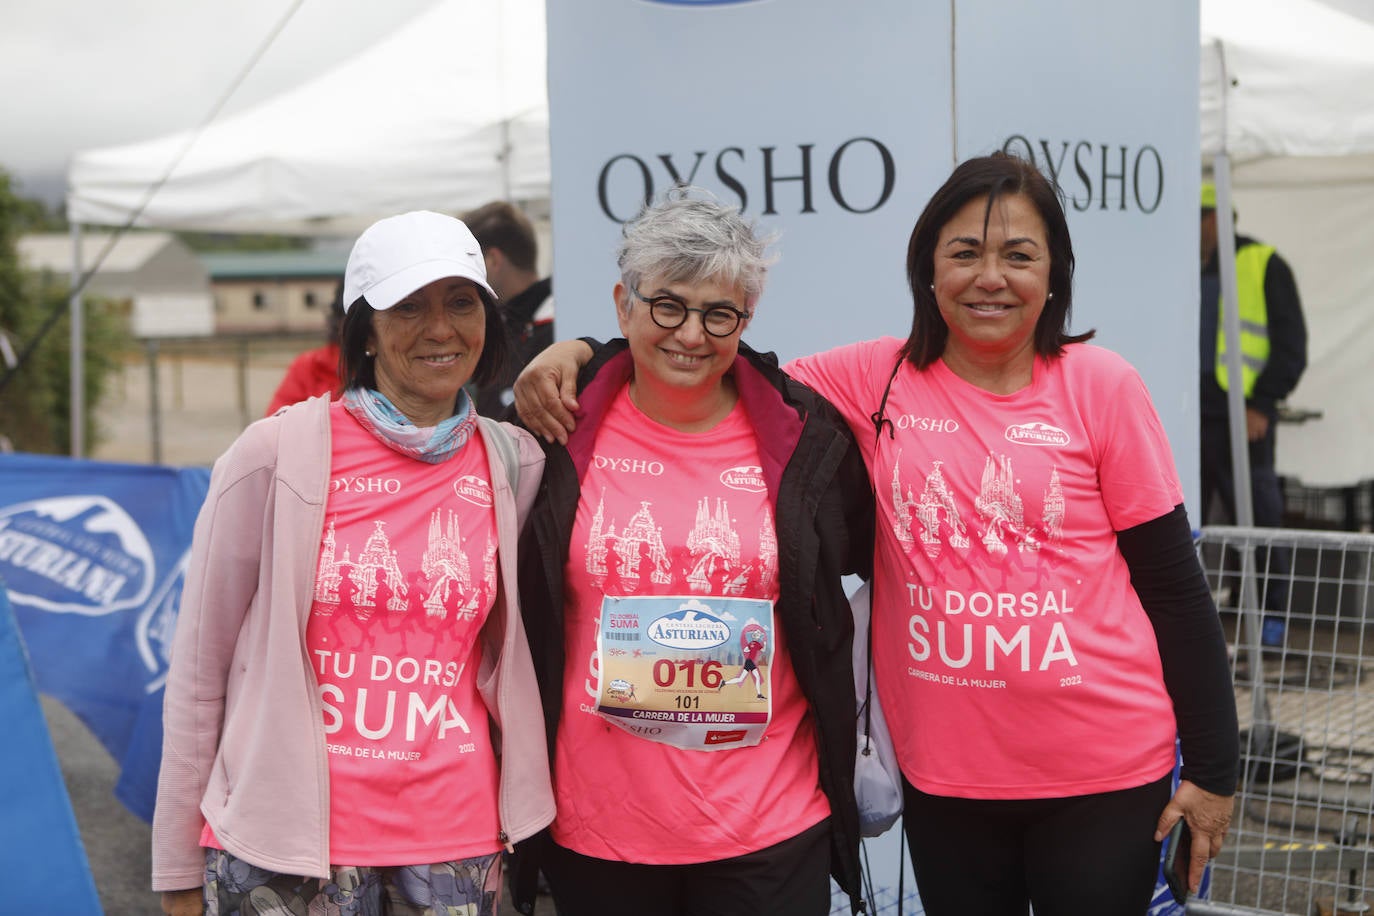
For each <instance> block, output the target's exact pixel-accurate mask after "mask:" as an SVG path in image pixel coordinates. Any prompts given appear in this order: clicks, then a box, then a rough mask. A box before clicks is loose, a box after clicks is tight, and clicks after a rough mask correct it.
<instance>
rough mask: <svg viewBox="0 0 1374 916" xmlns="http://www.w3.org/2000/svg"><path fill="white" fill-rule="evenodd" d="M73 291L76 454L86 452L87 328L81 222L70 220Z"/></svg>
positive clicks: (73, 434)
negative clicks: (82, 269)
mask: <svg viewBox="0 0 1374 916" xmlns="http://www.w3.org/2000/svg"><path fill="white" fill-rule="evenodd" d="M71 234H72V291H71V298H70V300H69V302H68V308H69V310H70V314H71V348H70V351H71V424H72V428H71V447H72V457H73V458H84V457H85V454H86V430H85V422H84V421H85V417H86V409H85V408H86V332H85V321H84V320H83V319H84V315H83V313H82V309H81V224H80V223H77V222H75V221H73V222H72V224H71Z"/></svg>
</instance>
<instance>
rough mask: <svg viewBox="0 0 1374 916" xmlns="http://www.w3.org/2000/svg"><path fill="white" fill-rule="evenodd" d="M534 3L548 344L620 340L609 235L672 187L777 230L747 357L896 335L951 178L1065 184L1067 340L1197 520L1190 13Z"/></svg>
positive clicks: (701, 2)
mask: <svg viewBox="0 0 1374 916" xmlns="http://www.w3.org/2000/svg"><path fill="white" fill-rule="evenodd" d="M1008 9H1009V8H1008V7H1006V6H1005V4H1001V3H999V2H997V0H952V2H949V3H942V4H915V3H911V2H909V0H867V2H865V3H863V4H862V5H858V4H847V3H837V2H835V0H724V2H722V0H716V2H707V0H698V2H689V0H671V2H670V0H579V2H577V3H550V4H548V49H549V99H550V141H551V146H552V177H553V182H552V188H553V193H552V214H553V226H554V236H553V243H554V244H553V248H554V260H553V266H554V274H555V275H556V279H557V286H558V334H559V336H560V337H571V336H579V335H584V334H590V335H594V336H598V337H607V336H611V335H614V334H615V333H616V324H615V319H614V313H613V304H612V301H611V288H612V286H613V285H614V283H615V281H616V279H617V274H616V269H615V246H616V243H617V242H618V240H619V232H620V225H621V223H623V222H624V221H625V220H626V219H629V218H630V217H632V216H633V215H634V214H635V212H636V211H637V210H638V209H639V207H640V205H641V204H642V203H643V201H644V200H645V199H646V198H652V197H656V196H657V195H659V194H662V193H663V191H665V190H666V189H667V188H669V187H671V186H672V184H673V183H674V182H675V181H676V180H678V179H683V180H688V181H690V182H692V183H694V184H697V185H700V186H703V187H705V188H708V189H709V190H711V191H713V192H714V193H715V194H716V195H717V196H718V197H719V198H720V199H721V200H722V201H724V202H726V203H732V204H738V205H739V206H740V207H741V208H742V210H743V211H744V212H745V213H746V214H747V215H749V216H752V217H755V218H757V219H758V220H759V221H760V223H761V225H762V226H763V227H764V228H766V229H768V230H773V231H777V232H779V233H780V235H779V241H778V242H777V244H776V246H775V249H774V250H775V252H776V253H777V254H778V255H779V258H780V259H779V261H778V263H777V265H776V267H775V268H774V269H773V272H772V274H771V277H770V280H769V284H768V288H767V290H766V291H765V293H764V295H763V297H762V299H761V300H760V305H759V309H758V317H757V318H756V319H755V321H754V323H753V324H752V326H751V327H750V329H749V331H748V333H747V335H746V339H747V340H748V342H749V343H750V344H751V345H752V346H754V347H756V348H758V349H761V350H773V351H775V352H777V353H778V355H779V356H780V357H781V358H782V359H784V360H785V359H788V358H790V357H793V356H797V355H800V354H803V353H808V352H814V351H816V350H819V349H822V348H825V347H830V346H834V345H836V344H842V343H848V342H851V341H855V340H860V339H864V338H869V337H876V336H880V335H884V334H891V335H897V336H905V335H906V333H907V332H908V330H909V327H910V315H911V304H910V298H909V293H908V291H907V288H906V279H905V257H906V243H907V239H908V237H909V235H910V232H911V228H912V226H913V225H914V223H915V220H916V216H917V215H918V214H919V212H920V209H921V207H922V206H923V205H924V204H925V202H926V200H927V199H928V198H929V196H930V194H931V193H932V192H933V191H934V190H935V188H936V187H938V186H939V184H940V183H941V182H942V181H943V180H944V178H945V177H946V176H947V175H948V174H949V172H950V170H951V168H952V167H953V165H954V164H955V163H956V161H958V160H960V159H963V158H966V157H968V156H971V155H977V154H982V153H988V152H991V151H993V150H996V149H1007V150H1009V151H1014V152H1017V153H1020V154H1021V155H1024V156H1032V157H1034V159H1035V161H1036V163H1037V164H1038V165H1040V167H1041V168H1042V169H1043V170H1045V171H1047V172H1049V173H1050V174H1052V175H1054V176H1055V177H1056V178H1057V179H1058V180H1059V182H1060V183H1061V185H1062V186H1063V189H1064V192H1065V194H1066V204H1067V209H1068V212H1069V217H1070V224H1071V229H1072V231H1073V238H1074V241H1075V245H1076V254H1077V260H1078V274H1077V276H1078V281H1077V284H1076V288H1075V294H1074V301H1075V313H1074V327H1075V329H1076V330H1082V329H1085V328H1088V327H1095V328H1097V330H1098V342H1099V343H1101V344H1102V345H1104V346H1106V347H1108V348H1111V349H1114V350H1117V351H1118V352H1120V353H1122V354H1123V355H1124V356H1126V357H1127V358H1128V359H1129V360H1131V362H1133V363H1134V364H1135V365H1136V366H1137V367H1138V368H1139V369H1140V370H1141V372H1142V374H1143V375H1144V377H1145V380H1146V382H1147V384H1148V385H1149V386H1150V389H1151V392H1152V393H1153V395H1154V398H1155V401H1156V405H1157V406H1158V408H1159V410H1160V413H1161V414H1162V415H1163V418H1164V423H1165V427H1166V429H1167V430H1168V432H1169V435H1170V438H1171V441H1172V443H1173V446H1174V454H1175V459H1176V460H1177V462H1178V465H1179V469H1180V472H1181V474H1182V475H1183V479H1184V486H1185V490H1186V492H1187V493H1188V497H1189V509H1190V515H1191V516H1192V518H1193V519H1194V520H1195V521H1196V520H1197V519H1198V517H1199V514H1198V511H1197V507H1196V494H1197V492H1198V475H1197V428H1196V427H1197V398H1198V395H1197V389H1198V374H1197V349H1198V348H1197V342H1196V336H1197V330H1196V327H1197V310H1198V303H1197V297H1198V280H1197V273H1198V263H1197V233H1198V217H1197V209H1198V205H1197V192H1198V183H1199V175H1198V154H1197V150H1198V102H1197V92H1198V41H1197V34H1198V8H1197V4H1196V2H1191V3H1182V4H1172V5H1169V6H1168V8H1159V7H1158V6H1151V5H1148V4H1147V5H1143V6H1141V5H1137V6H1131V5H1124V6H1123V5H1121V4H1101V3H1097V2H1095V0H1050V2H1048V3H1044V4H1038V5H1037V6H1036V7H1035V8H1034V11H1033V12H1029V13H1027V12H1025V11H1022V12H1021V13H1018V14H1016V15H1010V14H1009V13H1008Z"/></svg>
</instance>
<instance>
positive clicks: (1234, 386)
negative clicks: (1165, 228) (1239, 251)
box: [1212, 152, 1255, 528]
mask: <svg viewBox="0 0 1374 916" xmlns="http://www.w3.org/2000/svg"><path fill="white" fill-rule="evenodd" d="M1212 179H1213V183H1214V184H1216V187H1217V267H1218V268H1219V270H1220V272H1221V302H1222V314H1221V317H1222V328H1223V330H1224V332H1225V334H1226V373H1227V377H1228V378H1229V379H1230V380H1231V381H1230V384H1229V385H1227V386H1226V409H1227V416H1228V418H1229V420H1230V429H1231V477H1232V482H1233V483H1234V485H1235V498H1236V524H1237V525H1239V526H1241V527H1242V528H1251V527H1253V526H1254V524H1255V510H1254V506H1253V504H1252V502H1251V499H1250V439H1249V436H1248V435H1247V434H1246V430H1245V386H1244V384H1243V383H1242V382H1241V379H1242V376H1241V352H1240V300H1239V298H1238V297H1237V295H1236V225H1235V222H1234V220H1232V219H1231V214H1232V212H1234V209H1233V207H1232V206H1231V160H1230V157H1229V156H1228V155H1227V154H1226V153H1225V152H1222V153H1219V154H1217V157H1216V159H1215V161H1214V164H1213V166H1212Z"/></svg>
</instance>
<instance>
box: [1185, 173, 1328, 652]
mask: <svg viewBox="0 0 1374 916" xmlns="http://www.w3.org/2000/svg"><path fill="white" fill-rule="evenodd" d="M1201 203H1202V233H1201V236H1202V249H1201V255H1202V278H1201V290H1202V314H1201V319H1202V320H1201V321H1200V322H1199V327H1200V329H1201V335H1200V339H1199V343H1200V346H1201V362H1200V367H1201V370H1202V392H1201V414H1202V437H1201V440H1202V511H1203V519H1204V521H1206V520H1207V511H1208V509H1209V507H1210V506H1211V505H1212V498H1213V495H1214V494H1215V496H1216V497H1217V498H1218V499H1220V501H1221V506H1222V509H1223V510H1224V513H1225V518H1223V519H1220V521H1222V522H1223V523H1226V522H1229V523H1231V524H1235V523H1236V500H1235V485H1234V483H1233V480H1234V477H1233V475H1232V472H1231V438H1230V426H1229V423H1228V419H1227V418H1228V415H1229V413H1228V404H1227V394H1226V392H1227V390H1228V389H1229V388H1230V386H1231V384H1233V383H1234V384H1239V385H1241V388H1242V391H1243V393H1244V395H1245V432H1246V438H1247V439H1248V440H1249V452H1250V492H1251V503H1252V505H1253V506H1254V523H1255V525H1256V526H1257V527H1260V528H1278V527H1281V526H1282V525H1283V492H1282V489H1281V487H1280V484H1279V477H1278V472H1277V471H1276V470H1275V466H1274V451H1275V432H1276V428H1277V425H1278V408H1279V402H1280V401H1282V400H1283V399H1284V398H1286V397H1288V395H1289V394H1290V393H1291V392H1292V391H1293V389H1294V388H1295V387H1296V386H1297V384H1298V379H1300V378H1301V377H1302V373H1303V370H1304V369H1305V368H1307V326H1306V324H1305V323H1304V321H1303V315H1302V304H1301V302H1300V301H1299V299H1298V287H1297V284H1296V283H1295V282H1294V280H1293V271H1292V270H1291V269H1290V268H1289V266H1288V263H1287V262H1286V261H1284V259H1283V258H1282V257H1280V256H1279V254H1278V253H1277V252H1276V251H1275V250H1274V248H1273V246H1272V245H1265V244H1263V243H1262V242H1259V241H1256V240H1255V239H1252V238H1249V237H1247V236H1243V235H1237V236H1236V293H1237V301H1238V305H1239V311H1240V329H1241V330H1240V351H1241V377H1240V379H1237V380H1232V379H1231V378H1230V377H1229V376H1230V373H1229V371H1228V369H1227V365H1226V360H1227V356H1226V336H1225V330H1224V328H1225V326H1224V324H1223V323H1222V317H1221V315H1222V305H1221V273H1220V267H1219V266H1218V263H1217V190H1216V186H1215V185H1214V184H1212V183H1211V182H1205V183H1204V184H1203V185H1202V201H1201ZM1231 218H1232V220H1233V221H1234V220H1235V213H1234V212H1233V213H1232V215H1231ZM1286 554H1287V551H1280V550H1278V549H1275V550H1273V551H1271V552H1270V554H1269V556H1268V558H1267V560H1266V558H1265V557H1264V556H1262V555H1261V556H1260V557H1258V558H1257V559H1258V562H1259V566H1260V570H1259V571H1260V573H1261V574H1263V573H1265V572H1266V569H1265V566H1266V564H1267V565H1268V566H1269V569H1268V570H1267V572H1268V573H1269V574H1270V576H1271V577H1272V578H1271V579H1270V584H1269V587H1268V588H1267V589H1265V591H1266V594H1265V595H1264V596H1262V602H1261V603H1262V604H1263V606H1264V607H1265V608H1266V609H1269V610H1283V605H1284V603H1285V602H1286V598H1287V589H1286V587H1285V584H1284V582H1283V581H1282V580H1283V579H1285V578H1286V576H1287V574H1288V558H1287V556H1286ZM1261 578H1262V579H1263V578H1264V577H1263V575H1262V576H1261ZM1265 631H1266V636H1267V637H1268V638H1267V639H1266V642H1268V643H1271V644H1276V643H1277V642H1281V640H1282V627H1275V626H1272V625H1268V624H1266V627H1265ZM1275 631H1276V632H1275Z"/></svg>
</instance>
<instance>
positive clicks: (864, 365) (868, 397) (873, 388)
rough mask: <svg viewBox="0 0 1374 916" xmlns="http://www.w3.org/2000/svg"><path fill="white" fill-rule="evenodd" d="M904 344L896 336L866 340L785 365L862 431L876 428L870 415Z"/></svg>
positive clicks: (802, 357)
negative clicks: (873, 426)
mask: <svg viewBox="0 0 1374 916" xmlns="http://www.w3.org/2000/svg"><path fill="white" fill-rule="evenodd" d="M901 347H902V341H901V340H899V339H897V338H896V337H882V338H879V339H877V340H864V341H860V342H858V343H853V344H846V345H844V346H840V347H834V348H832V349H829V350H824V351H822V352H820V353H813V354H811V355H810V356H800V357H797V358H796V359H793V360H789V361H788V362H787V363H785V364H784V365H783V367H782V368H783V371H784V372H786V373H787V374H788V375H790V376H792V377H793V378H795V379H797V380H798V381H800V382H803V383H805V384H806V385H808V386H809V387H811V388H813V389H815V391H816V392H818V393H819V394H820V395H821V396H822V397H824V398H825V399H826V400H828V401H829V402H830V403H831V404H833V405H834V406H835V408H836V409H837V410H839V412H840V414H841V415H842V416H843V417H844V418H845V421H846V422H847V423H848V424H849V426H850V428H851V429H853V430H854V431H855V433H856V434H858V432H859V431H860V430H861V429H863V428H865V427H867V428H870V429H871V428H872V421H870V420H869V419H868V418H869V417H870V416H871V415H872V414H873V412H874V411H876V410H877V409H878V403H879V402H880V401H881V400H882V392H883V389H884V388H886V387H887V381H888V379H889V378H891V377H892V370H893V368H894V367H895V366H896V362H897V354H898V352H899V351H900V350H901Z"/></svg>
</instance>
